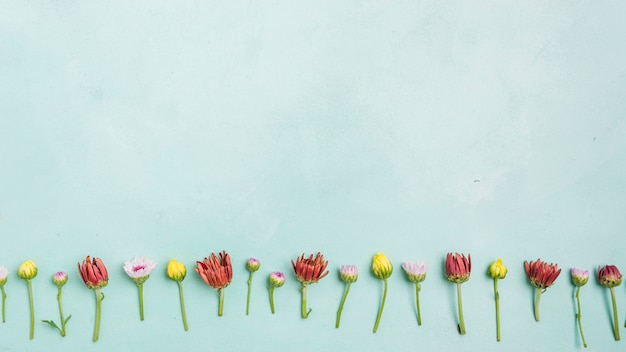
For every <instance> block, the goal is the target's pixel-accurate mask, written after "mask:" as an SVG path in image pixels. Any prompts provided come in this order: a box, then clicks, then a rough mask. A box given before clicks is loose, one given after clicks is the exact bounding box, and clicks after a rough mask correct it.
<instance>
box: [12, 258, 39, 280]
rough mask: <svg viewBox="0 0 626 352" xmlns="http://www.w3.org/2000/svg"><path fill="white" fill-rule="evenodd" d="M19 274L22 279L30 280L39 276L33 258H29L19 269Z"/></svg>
mask: <svg viewBox="0 0 626 352" xmlns="http://www.w3.org/2000/svg"><path fill="white" fill-rule="evenodd" d="M17 276H19V277H20V279H24V280H30V279H32V278H34V277H35V276H37V265H35V262H33V261H32V260H27V261H25V262H24V263H22V265H20V267H19V268H18V269H17Z"/></svg>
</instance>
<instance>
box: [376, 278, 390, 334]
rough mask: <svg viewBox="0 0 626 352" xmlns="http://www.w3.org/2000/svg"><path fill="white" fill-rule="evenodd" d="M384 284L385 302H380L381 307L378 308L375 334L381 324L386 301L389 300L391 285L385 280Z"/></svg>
mask: <svg viewBox="0 0 626 352" xmlns="http://www.w3.org/2000/svg"><path fill="white" fill-rule="evenodd" d="M383 283H384V285H385V288H384V290H383V300H382V301H381V302H380V307H379V308H378V315H377V316H376V323H375V324H374V330H373V333H376V331H378V324H380V318H381V317H382V316H383V310H384V309H385V301H386V300H387V289H388V287H389V284H388V283H387V279H383Z"/></svg>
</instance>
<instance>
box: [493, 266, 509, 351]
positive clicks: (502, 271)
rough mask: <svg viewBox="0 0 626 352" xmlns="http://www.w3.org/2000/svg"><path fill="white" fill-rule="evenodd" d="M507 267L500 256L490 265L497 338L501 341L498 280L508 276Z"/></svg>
mask: <svg viewBox="0 0 626 352" xmlns="http://www.w3.org/2000/svg"><path fill="white" fill-rule="evenodd" d="M507 271H508V270H507V268H506V266H504V264H502V259H501V258H498V260H496V261H495V262H493V263H492V264H491V265H490V266H489V276H491V278H492V279H493V294H494V296H495V297H496V340H497V341H498V342H500V293H498V280H499V279H504V278H505V277H506V273H507Z"/></svg>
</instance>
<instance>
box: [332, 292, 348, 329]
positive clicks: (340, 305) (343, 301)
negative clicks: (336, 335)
mask: <svg viewBox="0 0 626 352" xmlns="http://www.w3.org/2000/svg"><path fill="white" fill-rule="evenodd" d="M349 292H350V283H349V282H348V283H347V284H346V290H345V292H344V293H343V298H342V299H341V304H339V310H338V311H337V322H336V323H335V328H339V322H340V321H341V312H343V305H344V304H345V303H346V298H347V297H348V293H349Z"/></svg>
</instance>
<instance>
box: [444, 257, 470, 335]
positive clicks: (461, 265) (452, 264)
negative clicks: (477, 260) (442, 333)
mask: <svg viewBox="0 0 626 352" xmlns="http://www.w3.org/2000/svg"><path fill="white" fill-rule="evenodd" d="M445 269H446V277H447V279H448V281H450V282H453V283H456V295H457V305H458V310H459V324H458V325H457V327H458V331H459V334H461V335H465V334H466V330H465V319H464V318H463V299H462V294H461V284H462V283H464V282H466V281H467V280H469V278H470V274H471V270H472V259H471V257H470V255H469V254H468V255H467V257H466V256H465V255H464V254H459V253H455V254H452V253H448V254H447V255H446V263H445Z"/></svg>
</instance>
